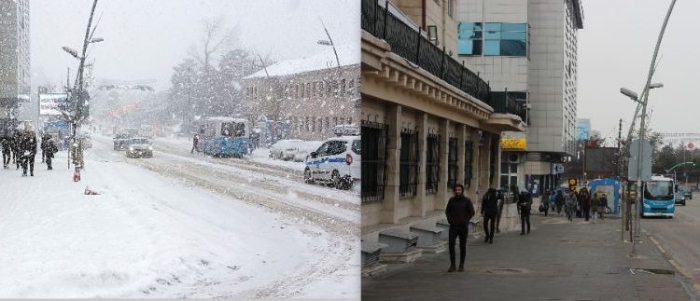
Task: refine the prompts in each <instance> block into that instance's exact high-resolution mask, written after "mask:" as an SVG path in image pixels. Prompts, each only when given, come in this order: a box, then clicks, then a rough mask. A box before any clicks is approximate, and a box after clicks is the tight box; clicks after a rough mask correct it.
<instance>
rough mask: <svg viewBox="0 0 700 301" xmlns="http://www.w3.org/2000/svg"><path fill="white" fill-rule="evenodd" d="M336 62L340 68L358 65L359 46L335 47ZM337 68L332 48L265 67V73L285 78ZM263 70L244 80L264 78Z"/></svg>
mask: <svg viewBox="0 0 700 301" xmlns="http://www.w3.org/2000/svg"><path fill="white" fill-rule="evenodd" d="M336 50H337V51H338V60H340V66H349V65H356V64H360V51H361V50H360V46H359V44H351V45H344V46H337V47H336ZM337 66H338V62H336V59H335V55H334V54H333V47H327V49H325V50H324V51H322V52H320V53H317V54H313V55H309V56H307V57H304V58H299V59H294V60H287V61H282V62H279V63H276V64H274V65H270V66H268V67H267V72H268V73H269V75H270V77H275V76H285V75H290V74H297V73H304V72H309V71H315V70H322V69H328V68H335V67H337ZM266 76H267V75H266V74H265V70H260V71H258V72H256V73H253V74H252V75H249V76H247V77H246V78H245V79H251V78H259V77H266Z"/></svg>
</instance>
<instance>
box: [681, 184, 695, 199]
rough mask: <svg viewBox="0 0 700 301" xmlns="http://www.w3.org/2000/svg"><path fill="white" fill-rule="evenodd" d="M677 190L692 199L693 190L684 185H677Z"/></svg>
mask: <svg viewBox="0 0 700 301" xmlns="http://www.w3.org/2000/svg"><path fill="white" fill-rule="evenodd" d="M678 192H680V193H682V194H683V196H684V197H685V198H686V199H688V200H692V199H693V191H691V190H690V188H689V187H686V186H679V187H678Z"/></svg>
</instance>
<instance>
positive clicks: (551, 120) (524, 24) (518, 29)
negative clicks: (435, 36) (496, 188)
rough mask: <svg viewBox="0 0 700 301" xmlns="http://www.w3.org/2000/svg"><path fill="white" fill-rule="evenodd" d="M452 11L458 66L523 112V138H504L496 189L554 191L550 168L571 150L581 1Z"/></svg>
mask: <svg viewBox="0 0 700 301" xmlns="http://www.w3.org/2000/svg"><path fill="white" fill-rule="evenodd" d="M456 10H457V14H456V16H457V29H458V41H457V43H458V50H457V54H458V58H459V60H460V61H462V62H464V64H465V65H466V66H468V67H469V68H470V69H472V70H474V71H475V72H477V73H478V74H479V75H480V76H481V77H482V78H483V79H485V80H487V81H488V82H489V84H490V85H491V88H492V90H493V91H494V93H496V94H499V93H504V94H508V95H511V96H513V97H515V98H517V99H518V100H519V101H520V102H522V103H525V104H526V105H527V107H528V108H529V110H528V116H527V119H528V120H527V123H528V131H527V133H526V134H520V133H505V134H504V141H502V144H503V146H504V147H503V151H504V152H505V153H504V154H503V157H504V158H508V160H504V162H503V163H502V166H501V169H502V170H503V171H506V170H507V171H508V173H509V174H510V176H508V177H507V180H505V178H504V181H502V182H501V185H502V186H503V187H509V186H517V187H519V188H521V189H522V188H526V187H527V188H529V187H545V188H551V187H554V186H558V184H559V183H558V180H557V177H556V173H555V172H554V170H555V169H553V168H552V167H553V166H556V164H558V163H562V162H566V161H568V160H570V156H571V155H574V154H575V149H576V116H577V114H576V105H577V77H578V76H577V36H578V30H579V29H582V28H583V11H582V7H581V3H580V1H579V0H461V1H459V2H458V4H457V9H456ZM523 142H524V143H523ZM515 145H517V146H518V147H511V146H515Z"/></svg>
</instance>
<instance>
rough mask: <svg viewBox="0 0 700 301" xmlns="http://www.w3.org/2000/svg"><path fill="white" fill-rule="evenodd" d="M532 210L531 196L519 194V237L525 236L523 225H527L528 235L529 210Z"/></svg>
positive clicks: (525, 193) (524, 193)
mask: <svg viewBox="0 0 700 301" xmlns="http://www.w3.org/2000/svg"><path fill="white" fill-rule="evenodd" d="M531 209H532V194H530V193H529V192H523V193H521V195H520V197H519V198H518V210H520V226H521V228H520V229H522V230H521V231H520V235H525V225H526V224H527V234H530V210H531Z"/></svg>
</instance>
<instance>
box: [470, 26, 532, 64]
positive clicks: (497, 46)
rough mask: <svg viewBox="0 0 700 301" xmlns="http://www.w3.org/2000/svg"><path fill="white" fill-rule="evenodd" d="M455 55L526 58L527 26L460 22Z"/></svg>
mask: <svg viewBox="0 0 700 301" xmlns="http://www.w3.org/2000/svg"><path fill="white" fill-rule="evenodd" d="M457 38H458V42H457V53H458V54H459V55H465V56H474V55H486V56H527V24H526V23H500V22H488V23H480V22H460V23H459V25H458V28H457Z"/></svg>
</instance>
